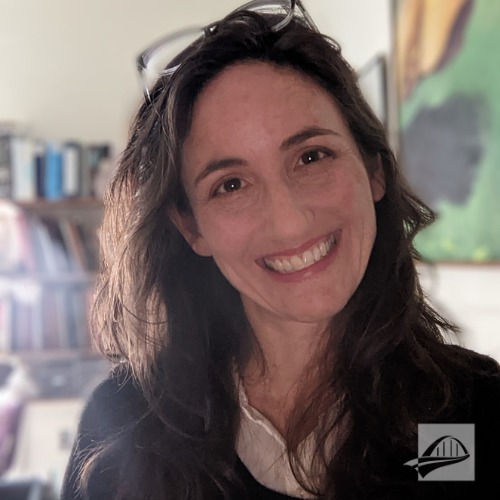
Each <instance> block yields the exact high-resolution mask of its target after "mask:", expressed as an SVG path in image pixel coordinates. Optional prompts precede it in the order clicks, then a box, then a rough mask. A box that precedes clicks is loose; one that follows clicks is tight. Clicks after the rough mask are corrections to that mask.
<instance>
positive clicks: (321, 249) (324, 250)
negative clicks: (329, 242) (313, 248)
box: [319, 242, 328, 257]
mask: <svg viewBox="0 0 500 500" xmlns="http://www.w3.org/2000/svg"><path fill="white" fill-rule="evenodd" d="M319 251H320V253H321V255H322V257H324V256H325V255H326V252H327V251H328V250H327V248H326V245H325V244H324V243H323V242H321V243H320V244H319Z"/></svg>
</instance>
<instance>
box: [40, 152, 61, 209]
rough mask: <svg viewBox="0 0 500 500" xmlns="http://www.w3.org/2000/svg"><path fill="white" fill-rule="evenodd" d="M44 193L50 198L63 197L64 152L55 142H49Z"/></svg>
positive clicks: (46, 155)
mask: <svg viewBox="0 0 500 500" xmlns="http://www.w3.org/2000/svg"><path fill="white" fill-rule="evenodd" d="M44 193H45V198H47V199H48V200H59V199H61V198H62V197H63V184H62V154H61V150H60V147H59V145H58V144H56V143H55V142H49V143H48V144H47V148H46V154H45V183H44Z"/></svg>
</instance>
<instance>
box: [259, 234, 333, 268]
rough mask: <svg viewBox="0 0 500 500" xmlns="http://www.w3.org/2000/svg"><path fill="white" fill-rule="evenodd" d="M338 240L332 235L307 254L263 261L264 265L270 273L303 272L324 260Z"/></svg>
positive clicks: (314, 246) (309, 249)
mask: <svg viewBox="0 0 500 500" xmlns="http://www.w3.org/2000/svg"><path fill="white" fill-rule="evenodd" d="M336 244H337V240H336V239H335V235H334V234H333V233H332V234H330V235H329V236H328V237H327V238H325V239H324V240H322V241H320V242H319V243H316V244H314V245H311V247H310V248H308V249H307V250H306V251H305V252H302V253H300V254H297V255H293V256H291V257H280V258H275V259H266V258H264V259H262V261H263V265H264V267H265V268H266V269H268V270H270V271H275V272H278V273H281V274H289V273H293V272H296V271H302V270H303V269H306V268H308V267H311V266H313V265H314V264H316V262H319V261H320V260H323V259H324V258H325V257H327V256H328V255H329V254H330V253H331V252H332V251H333V249H334V248H335V246H336Z"/></svg>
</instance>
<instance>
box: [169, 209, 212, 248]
mask: <svg viewBox="0 0 500 500" xmlns="http://www.w3.org/2000/svg"><path fill="white" fill-rule="evenodd" d="M168 215H169V217H170V219H171V220H172V222H173V223H174V225H175V227H176V228H177V229H178V230H179V232H180V233H181V234H182V236H183V237H184V239H185V240H186V241H187V243H188V245H189V246H190V247H191V248H192V249H193V251H194V252H195V253H197V254H198V255H201V256H202V257H210V256H211V255H212V253H211V252H210V249H209V248H208V245H207V243H206V241H205V239H204V238H203V236H202V235H201V234H200V232H199V231H198V224H197V223H196V219H195V218H194V216H192V215H180V214H179V212H178V211H177V209H176V208H172V209H170V210H169V213H168Z"/></svg>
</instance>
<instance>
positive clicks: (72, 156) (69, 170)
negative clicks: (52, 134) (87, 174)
mask: <svg viewBox="0 0 500 500" xmlns="http://www.w3.org/2000/svg"><path fill="white" fill-rule="evenodd" d="M81 168H82V148H81V146H80V145H79V144H77V143H75V142H68V143H66V144H64V145H63V148H62V194H63V196H64V197H65V198H70V197H75V196H79V195H80V193H81V183H82V179H81V177H82V176H81Z"/></svg>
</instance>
